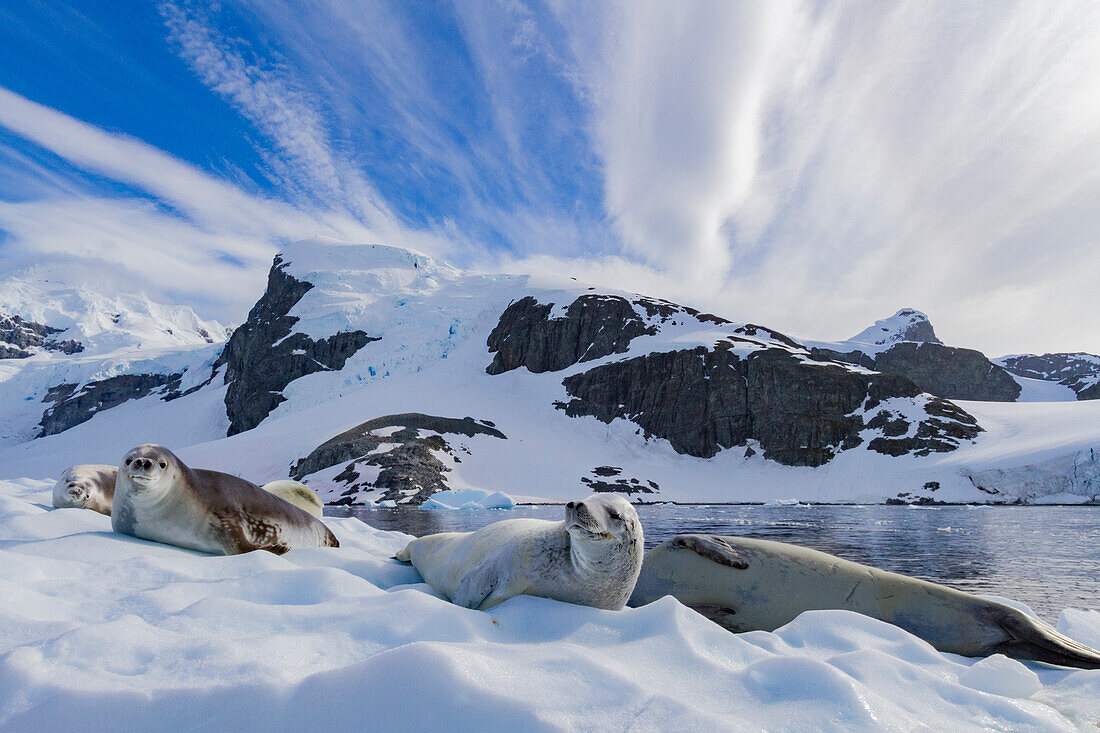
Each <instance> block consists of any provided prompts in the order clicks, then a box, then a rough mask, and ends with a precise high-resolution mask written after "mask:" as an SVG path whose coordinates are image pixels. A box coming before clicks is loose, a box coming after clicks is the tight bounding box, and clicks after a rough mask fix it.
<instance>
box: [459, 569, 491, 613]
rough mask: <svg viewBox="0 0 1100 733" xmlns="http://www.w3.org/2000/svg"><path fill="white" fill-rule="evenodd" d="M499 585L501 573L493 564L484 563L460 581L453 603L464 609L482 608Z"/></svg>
mask: <svg viewBox="0 0 1100 733" xmlns="http://www.w3.org/2000/svg"><path fill="white" fill-rule="evenodd" d="M499 584H500V573H499V572H498V571H497V570H496V569H495V568H494V566H493V564H492V563H484V564H483V565H480V566H478V567H476V568H474V569H473V570H471V571H470V572H468V573H466V575H464V576H463V578H462V580H460V581H458V588H456V589H455V595H454V598H452V599H451V603H454V604H455V605H456V606H462V607H463V608H481V605H482V604H483V603H485V602H486V601H488V600H489V597H490V596H492V594H493V591H495V590H496V589H497V586H498V585H499ZM492 605H496V604H495V603H494V604H492ZM483 610H484V609H483Z"/></svg>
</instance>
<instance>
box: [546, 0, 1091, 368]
mask: <svg viewBox="0 0 1100 733" xmlns="http://www.w3.org/2000/svg"><path fill="white" fill-rule="evenodd" d="M575 11H577V8H576V7H575V6H574V5H569V6H563V8H562V9H561V11H560V17H562V19H563V22H565V23H567V24H569V26H570V28H571V31H572V34H573V41H574V42H573V46H574V50H575V52H576V54H577V57H578V59H579V60H580V62H581V72H582V77H583V78H584V80H585V83H586V84H587V85H588V86H589V88H590V93H591V95H592V97H593V98H594V99H595V100H596V105H597V120H596V122H595V124H594V129H593V136H594V139H595V140H596V141H597V142H598V145H599V148H598V149H599V152H600V154H601V155H602V156H603V158H604V161H605V163H606V191H607V206H608V209H609V213H610V214H612V215H613V216H614V217H615V218H616V220H617V221H618V223H619V224H620V226H621V228H622V234H623V237H624V243H625V245H626V246H627V247H628V251H634V252H639V253H641V254H643V255H644V256H645V257H646V259H647V261H649V262H651V263H653V264H654V265H656V266H658V267H660V268H661V269H664V270H667V271H669V272H672V273H679V274H680V275H681V276H686V277H687V278H689V279H692V280H694V281H696V282H697V283H699V285H700V289H699V290H698V292H699V294H700V297H701V298H704V299H706V300H709V301H711V302H712V303H713V304H714V305H715V307H716V308H720V309H721V310H724V311H725V312H727V313H732V315H734V316H735V317H738V318H741V319H743V318H751V319H753V320H758V321H763V322H766V323H769V324H770V325H773V326H776V327H779V328H788V329H790V330H792V331H795V332H797V333H802V334H807V335H821V336H834V335H835V336H841V335H847V334H850V333H855V332H856V331H858V330H860V329H861V328H862V327H863V326H864V325H866V324H867V322H868V321H869V320H872V319H874V318H876V317H882V316H883V315H885V314H889V313H892V312H893V311H894V310H895V309H896V308H897V307H899V306H901V305H912V306H915V307H918V308H922V309H924V310H927V311H929V312H930V313H931V314H932V315H933V317H934V320H936V321H937V322H938V326H939V328H940V330H941V331H942V332H943V333H944V334H945V335H946V337H947V338H948V339H949V340H950V341H953V342H955V343H960V344H966V345H974V346H977V347H980V348H984V349H986V350H988V351H991V352H1003V351H1011V350H1019V349H1021V348H1029V349H1070V348H1075V349H1080V348H1091V349H1093V350H1096V349H1098V348H1100V334H1098V333H1097V331H1096V329H1095V327H1094V325H1093V322H1094V317H1093V316H1092V315H1091V314H1090V313H1089V309H1087V308H1086V307H1085V293H1087V292H1088V290H1089V288H1088V286H1087V283H1086V282H1085V281H1086V280H1088V279H1091V278H1094V277H1095V274H1096V273H1097V272H1100V248H1097V247H1095V246H1094V241H1095V232H1096V231H1098V230H1100V207H1098V206H1097V205H1096V202H1097V201H1098V200H1100V166H1097V165H1096V151H1097V150H1100V75H1098V74H1096V71H1095V70H1096V69H1097V68H1100V17H1098V16H1100V7H1098V6H1097V5H1096V4H1094V3H1085V2H1077V3H1072V2H1068V3H1059V4H1057V5H1053V6H1052V5H1049V4H1035V3H1024V2H1021V3H992V4H968V5H959V4H957V3H928V2H899V3H889V4H853V3H840V4H824V5H818V4H813V3H800V4H794V3H786V2H779V3H771V2H769V3H755V4H754V3H723V2H684V3H676V4H674V5H670V4H668V3H663V2H659V1H658V0H655V1H653V2H624V3H621V4H620V6H619V7H618V8H617V9H616V10H614V11H612V12H611V13H610V14H609V15H608V16H606V17H604V18H602V19H600V20H599V21H598V22H596V23H593V22H592V19H591V17H590V15H589V14H588V13H587V12H586V11H585V9H584V8H581V9H580V11H579V12H580V14H579V15H578V16H577V17H579V18H580V20H578V21H577V22H571V20H572V19H573V18H574V12H575ZM593 27H596V28H599V29H600V33H599V35H598V36H594V35H593V33H592V28H593ZM1082 272H1087V273H1091V278H1086V277H1083V276H1082V275H1081V273H1082ZM723 274H725V276H723Z"/></svg>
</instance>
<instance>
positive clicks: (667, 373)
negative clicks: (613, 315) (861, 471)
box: [558, 338, 980, 466]
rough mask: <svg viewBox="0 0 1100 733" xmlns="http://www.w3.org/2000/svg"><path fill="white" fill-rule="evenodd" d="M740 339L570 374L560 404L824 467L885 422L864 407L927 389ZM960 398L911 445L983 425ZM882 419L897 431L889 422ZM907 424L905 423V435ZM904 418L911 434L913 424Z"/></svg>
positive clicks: (693, 442) (943, 443)
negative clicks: (876, 422)
mask: <svg viewBox="0 0 1100 733" xmlns="http://www.w3.org/2000/svg"><path fill="white" fill-rule="evenodd" d="M738 344H739V340H738V339H735V338H731V339H729V340H726V341H723V342H719V343H718V344H717V345H716V347H715V348H713V349H708V348H706V347H702V346H700V347H697V348H694V349H687V350H681V351H671V352H664V353H652V354H647V355H645V356H640V357H637V358H634V359H627V360H624V361H619V362H613V363H610V364H605V365H602V366H598V367H595V368H593V369H591V370H589V371H586V372H583V373H581V374H576V375H573V376H570V377H567V378H566V379H565V380H564V382H563V384H564V386H565V388H566V391H567V392H568V394H569V396H570V397H571V398H572V399H571V400H570V401H569V402H567V403H559V405H558V406H559V407H560V408H562V409H564V410H565V411H566V413H567V414H568V415H570V416H574V417H575V416H580V415H590V416H593V417H595V418H597V419H599V420H601V421H603V422H611V421H612V420H614V419H616V418H623V419H626V420H630V421H631V422H634V423H635V424H637V425H638V426H639V427H641V428H642V430H643V431H645V434H646V436H647V437H656V438H664V439H666V440H668V441H669V443H670V444H671V445H672V447H673V449H674V450H676V451H677V452H679V453H686V454H688V455H692V456H697V457H701V458H709V457H711V456H713V455H715V454H716V453H717V452H718V451H719V450H720V449H722V448H732V447H733V446H740V445H746V444H748V442H749V441H756V442H757V443H758V444H759V446H760V447H761V448H763V451H764V457H766V458H770V459H772V460H775V461H778V462H779V463H783V464H785V465H791V466H820V465H822V464H824V463H826V462H828V461H829V460H831V459H832V457H833V456H834V455H836V453H837V452H839V451H841V450H845V449H848V448H853V447H855V446H858V445H860V444H861V443H862V442H863V437H862V436H861V432H862V431H863V430H864V429H865V428H868V427H870V428H871V429H872V430H874V429H876V428H875V427H874V426H868V425H867V424H865V422H864V416H865V415H866V416H868V417H870V416H871V414H872V411H873V410H874V408H876V407H878V406H879V405H880V403H882V402H883V401H884V400H887V399H890V398H896V397H907V398H917V397H918V396H919V395H920V392H921V390H920V389H919V388H918V387H917V386H916V385H915V384H913V383H912V382H911V381H910V380H908V379H906V378H904V377H900V376H898V375H893V374H876V373H868V372H864V371H861V370H853V369H849V368H847V367H845V366H843V365H840V364H832V365H826V364H820V363H814V362H811V361H807V360H806V359H804V358H802V357H800V356H798V355H797V354H795V353H792V352H791V351H789V350H785V349H781V348H767V349H760V350H756V351H752V352H750V353H748V355H747V356H745V357H742V356H739V355H738V354H737V353H735V347H736V346H737V345H738ZM946 404H950V403H946ZM951 407H952V408H954V409H955V410H958V413H957V416H956V417H955V418H951V417H944V416H943V415H942V414H932V413H928V417H927V418H926V419H924V420H922V421H921V425H922V426H924V427H923V429H922V430H923V432H920V433H919V434H917V435H913V436H911V441H910V444H909V448H908V450H909V451H913V452H915V451H918V450H926V451H940V450H952V449H954V448H955V447H957V445H958V443H957V442H952V440H954V439H953V438H952V437H951V436H950V435H947V436H945V435H944V432H945V431H944V429H942V428H938V427H937V424H938V423H939V422H941V421H945V422H948V423H950V424H951V426H952V427H951V431H950V432H953V433H955V434H958V435H965V436H969V437H973V436H974V435H976V434H977V433H978V432H979V431H980V428H978V427H977V422H976V421H975V420H974V419H973V418H972V417H971V416H970V415H968V414H966V413H965V412H964V411H962V410H959V409H958V408H956V407H955V406H954V405H951ZM933 409H940V411H941V412H942V408H933ZM876 414H877V413H876ZM871 419H872V420H873V419H874V418H873V417H871ZM934 423H935V424H934ZM879 427H880V428H882V430H883V431H884V432H883V435H889V433H888V432H885V431H886V430H888V427H887V426H885V425H882V426H879ZM900 427H901V426H900V425H895V427H894V433H895V435H900V434H901V433H900V432H899V431H898V428H900ZM904 427H905V431H906V433H907V432H908V431H909V426H908V424H906V425H905V426H904ZM898 439H900V438H898ZM961 439H967V438H961Z"/></svg>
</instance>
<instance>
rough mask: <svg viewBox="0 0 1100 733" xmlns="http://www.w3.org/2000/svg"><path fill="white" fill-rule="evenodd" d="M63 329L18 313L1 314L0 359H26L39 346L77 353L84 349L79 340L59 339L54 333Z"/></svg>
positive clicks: (50, 349)
mask: <svg viewBox="0 0 1100 733" xmlns="http://www.w3.org/2000/svg"><path fill="white" fill-rule="evenodd" d="M62 331H63V329H60V328H54V327H52V326H47V325H44V324H41V323H35V322H34V321H28V320H26V319H24V318H22V317H20V316H17V315H10V316H9V315H5V314H0V359H26V358H27V357H29V356H31V355H33V354H34V352H35V350H36V349H38V348H43V349H47V350H49V351H60V352H62V353H65V354H76V353H78V352H81V351H83V350H84V346H83V345H82V344H81V343H80V342H79V341H73V340H71V339H70V340H66V341H58V340H56V339H53V338H52V336H53V335H54V334H58V333H62Z"/></svg>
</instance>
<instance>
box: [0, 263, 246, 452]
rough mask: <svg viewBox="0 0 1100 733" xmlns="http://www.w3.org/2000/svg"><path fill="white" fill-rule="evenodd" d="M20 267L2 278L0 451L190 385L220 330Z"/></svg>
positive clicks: (185, 310) (217, 344) (136, 298)
mask: <svg viewBox="0 0 1100 733" xmlns="http://www.w3.org/2000/svg"><path fill="white" fill-rule="evenodd" d="M46 275H48V273H42V272H35V271H24V272H19V273H13V274H10V275H8V276H7V277H5V278H4V279H3V280H0V403H2V404H3V405H4V407H3V408H0V446H2V445H11V444H18V443H22V442H25V441H27V440H30V439H32V438H34V437H36V436H44V435H52V434H54V433H60V432H63V431H65V430H67V429H69V428H70V427H72V426H74V425H77V424H80V423H81V422H83V421H85V420H87V419H89V418H90V417H91V416H92V415H93V414H95V413H96V412H98V411H101V410H105V409H109V408H111V407H115V406H116V405H120V404H122V403H123V402H126V401H128V400H131V399H134V398H137V397H142V396H145V395H148V394H151V393H154V392H155V393H158V394H160V395H161V396H162V397H163V396H167V395H169V394H171V393H175V392H178V391H179V390H181V389H187V388H190V387H191V386H192V384H191V383H190V382H191V377H194V376H197V375H198V374H200V373H203V374H205V375H206V376H207V377H208V376H209V365H207V367H206V369H196V367H197V366H199V365H201V364H202V363H203V362H204V361H210V362H212V359H213V358H214V357H215V356H216V355H217V353H218V352H220V350H221V343H222V342H223V341H224V340H225V338H226V336H227V334H228V329H226V328H225V327H224V326H222V325H221V324H220V323H218V322H217V321H210V320H204V319H202V318H200V317H199V316H198V315H196V314H195V312H194V311H193V310H192V309H191V308H189V307H187V306H170V305H164V304H162V303H157V302H155V301H153V300H151V299H150V298H149V297H147V296H146V295H144V294H142V293H137V294H134V293H102V292H97V291H96V290H94V289H93V288H91V287H89V286H87V285H82V284H70V283H67V282H64V281H60V280H58V279H55V278H51V277H47V276H46Z"/></svg>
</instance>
